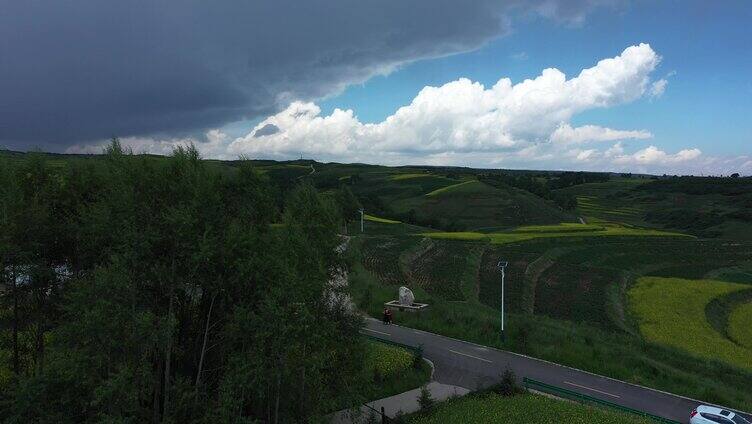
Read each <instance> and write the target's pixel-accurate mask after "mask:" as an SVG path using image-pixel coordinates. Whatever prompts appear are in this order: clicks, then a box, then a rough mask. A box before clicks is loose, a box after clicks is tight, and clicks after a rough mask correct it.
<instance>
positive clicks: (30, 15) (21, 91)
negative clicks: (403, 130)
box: [0, 0, 592, 148]
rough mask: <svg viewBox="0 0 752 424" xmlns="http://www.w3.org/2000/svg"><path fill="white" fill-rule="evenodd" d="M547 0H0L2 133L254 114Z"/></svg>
mask: <svg viewBox="0 0 752 424" xmlns="http://www.w3.org/2000/svg"><path fill="white" fill-rule="evenodd" d="M563 3H564V2H563ZM591 3H592V2H589V1H586V2H583V3H580V2H578V3H577V5H576V7H574V8H573V7H571V6H568V7H567V8H566V13H567V14H571V15H572V16H580V14H581V13H582V12H583V10H586V9H587V8H589V7H590V5H591ZM556 4H558V2H555V1H551V0H546V1H536V2H533V4H528V3H525V2H503V1H493V0H482V1H480V0H479V1H472V2H460V1H449V0H414V1H404V0H359V1H353V0H318V1H314V0H310V1H284V0H278V1H261V0H257V1H240V0H237V1H231V0H213V1H205V0H180V1H178V0H160V1H154V0H131V1H107V0H76V1H71V2H64V1H57V0H55V1H53V0H48V1H40V0H24V1H10V0H0V9H2V13H0V144H5V145H6V146H12V147H20V148H23V147H28V146H32V145H48V146H50V145H57V146H65V145H69V144H72V143H74V142H82V141H88V140H96V139H103V138H107V137H110V136H112V135H119V136H129V135H147V134H156V133H171V134H173V135H174V134H181V133H187V132H189V131H193V130H200V129H205V128H208V127H211V126H219V125H222V124H224V123H226V122H229V121H232V120H236V119H239V118H253V117H256V116H259V115H261V114H267V113H270V112H272V111H274V110H276V109H278V108H279V107H280V106H281V105H282V104H283V102H286V101H288V100H290V99H312V98H317V97H321V96H324V95H327V94H331V93H332V92H335V91H336V90H338V89H341V88H343V87H344V86H345V85H346V84H349V83H353V82H360V81H363V80H365V79H367V78H368V77H369V76H371V75H373V74H374V73H378V72H385V71H388V70H389V69H391V68H392V67H394V66H396V65H399V64H401V63H405V62H408V61H411V60H416V59H419V58H424V57H433V56H438V55H444V54H450V53H454V52H458V51H465V50H468V49H472V48H475V47H478V46H479V45H481V44H482V43H484V42H485V41H487V40H489V39H491V38H493V37H495V36H498V35H500V34H503V32H504V31H505V30H506V22H507V19H508V16H509V13H512V12H514V11H519V12H527V11H533V12H535V13H539V14H543V15H546V16H548V15H551V14H553V15H555V14H556V13H558V11H559V10H560V8H557V7H558V6H556ZM564 19H568V18H567V17H566V16H565V17H564Z"/></svg>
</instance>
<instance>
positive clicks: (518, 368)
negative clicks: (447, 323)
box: [362, 318, 750, 423]
mask: <svg viewBox="0 0 752 424" xmlns="http://www.w3.org/2000/svg"><path fill="white" fill-rule="evenodd" d="M362 331H363V333H364V334H367V335H369V336H373V337H377V338H380V339H384V340H389V341H393V342H398V343H402V344H405V345H408V346H416V347H417V346H418V345H423V354H424V356H425V357H426V358H428V359H430V360H431V361H432V362H433V363H434V365H435V373H434V380H436V381H438V382H439V383H444V384H452V385H455V386H461V387H464V388H467V389H470V390H475V389H478V388H481V387H485V386H489V385H491V384H493V383H495V382H496V381H498V379H499V377H500V375H501V373H502V372H503V371H504V370H505V369H506V368H507V367H509V368H511V369H512V370H513V371H514V373H515V374H516V375H517V376H518V378H522V377H528V378H532V379H534V380H538V381H541V382H543V383H547V384H550V385H554V386H557V387H561V388H564V389H568V390H572V391H576V392H579V393H582V394H585V395H588V396H592V397H595V398H599V399H602V400H606V401H609V402H613V403H616V404H619V405H622V406H626V407H629V408H633V409H637V410H640V411H644V412H648V413H651V414H653V415H658V416H661V417H664V418H668V419H670V420H674V421H678V422H682V423H686V422H689V414H690V412H691V411H692V410H693V409H694V408H695V407H696V406H697V405H699V404H700V402H698V401H695V400H692V399H689V398H685V397H682V396H678V395H673V394H670V393H665V392H661V391H657V390H653V389H649V388H646V387H642V386H637V385H634V384H630V383H625V382H623V381H619V380H614V379H611V378H608V377H603V376H599V375H596V374H592V373H589V372H586V371H582V370H578V369H574V368H569V367H565V366H562V365H558V364H554V363H552V362H548V361H543V360H540V359H535V358H531V357H528V356H524V355H519V354H516V353H511V352H506V351H502V350H498V349H494V348H490V347H485V346H480V345H477V344H474V343H469V342H463V341H461V340H456V339H452V338H449V337H444V336H441V335H438V334H433V333H428V332H425V331H421V330H415V329H412V328H408V327H401V326H398V325H384V324H382V323H381V321H379V320H376V319H373V318H366V326H365V328H364V329H363V330H362ZM745 415H746V416H747V418H748V419H750V416H749V414H745Z"/></svg>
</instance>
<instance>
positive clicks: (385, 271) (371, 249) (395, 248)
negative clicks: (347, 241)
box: [360, 237, 419, 285]
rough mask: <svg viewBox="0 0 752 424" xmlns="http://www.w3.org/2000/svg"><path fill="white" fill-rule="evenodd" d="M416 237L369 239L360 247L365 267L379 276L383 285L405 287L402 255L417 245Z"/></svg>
mask: <svg viewBox="0 0 752 424" xmlns="http://www.w3.org/2000/svg"><path fill="white" fill-rule="evenodd" d="M418 242H419V239H417V238H415V237H369V238H367V239H364V240H363V243H362V245H361V247H360V251H361V262H362V264H363V267H364V268H365V269H367V270H368V271H370V272H372V273H373V274H374V275H376V276H377V278H378V279H379V281H381V283H382V284H386V285H403V284H405V283H406V282H407V276H406V275H405V274H404V273H403V272H402V269H401V268H400V254H401V253H402V252H403V251H404V250H406V249H408V248H409V247H411V246H413V245H415V244H417V243H418Z"/></svg>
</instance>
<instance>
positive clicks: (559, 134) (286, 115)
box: [230, 44, 660, 159]
mask: <svg viewBox="0 0 752 424" xmlns="http://www.w3.org/2000/svg"><path fill="white" fill-rule="evenodd" d="M659 61H660V56H659V55H658V54H657V53H656V52H655V51H654V50H653V49H652V48H651V47H650V45H648V44H640V45H636V46H631V47H628V48H626V49H625V50H624V51H623V52H622V53H621V54H620V55H619V56H616V57H613V58H609V59H604V60H601V61H599V62H598V63H597V64H596V65H595V66H593V67H591V68H588V69H584V70H583V71H582V72H580V74H579V75H577V76H575V77H573V78H570V79H567V77H566V75H565V74H564V73H563V72H561V71H560V70H558V69H555V68H548V69H545V70H543V72H542V73H541V74H540V75H539V76H537V77H536V78H534V79H527V80H524V81H522V82H519V83H517V84H513V83H512V81H511V80H510V79H509V78H502V79H500V80H499V81H498V82H496V84H494V85H493V86H492V87H488V88H486V87H485V86H484V85H483V84H480V83H478V82H473V81H470V80H469V79H466V78H460V79H458V80H456V81H452V82H449V83H446V84H444V85H442V86H440V87H425V88H424V89H422V90H421V91H420V92H419V93H418V95H417V96H416V97H415V98H414V99H413V101H412V102H411V103H410V104H409V105H406V106H404V107H401V108H399V109H398V110H397V111H396V112H395V113H394V114H393V115H391V116H388V117H387V118H386V119H385V120H383V121H382V122H378V123H374V124H371V123H362V122H360V120H358V118H357V116H356V115H355V112H354V111H352V110H341V109H335V110H334V111H333V112H332V113H331V114H330V115H328V116H321V110H320V108H319V107H318V106H316V105H315V104H313V103H303V102H293V103H291V104H290V106H289V107H288V108H287V109H285V110H283V111H281V112H280V113H278V114H275V115H273V116H270V117H268V118H267V119H265V120H263V121H262V122H260V123H259V124H258V125H257V126H256V128H254V129H253V131H252V132H251V133H249V134H248V135H247V136H245V137H240V138H238V139H236V140H234V141H233V142H232V143H231V144H230V151H231V152H233V153H236V154H237V153H246V154H252V155H269V156H296V155H298V154H299V153H304V154H309V155H314V156H322V155H323V156H327V157H330V158H338V159H339V158H350V157H353V156H355V157H369V156H370V157H371V158H373V157H379V158H381V157H383V156H384V155H385V154H386V155H387V156H388V155H402V156H405V157H415V156H417V155H425V154H429V153H430V154H436V153H440V152H454V153H471V152H488V153H489V154H499V155H503V154H504V152H509V151H515V150H521V149H524V148H525V147H529V145H530V144H534V143H538V142H548V141H549V140H551V139H552V137H553V138H554V139H556V140H565V139H567V140H569V141H573V142H587V141H604V140H619V139H627V138H647V137H650V134H649V133H648V132H646V131H619V130H611V129H608V128H603V127H597V126H584V127H579V128H572V127H571V126H569V125H568V124H567V122H568V121H569V120H570V119H571V118H572V117H573V116H574V115H576V114H578V113H580V112H583V111H585V110H589V109H594V108H603V107H610V106H614V105H618V104H623V103H628V102H631V101H634V100H636V99H638V98H640V97H642V96H643V95H644V94H645V93H646V91H647V90H648V88H649V86H650V83H651V82H650V74H651V72H652V71H653V70H654V69H655V67H656V66H657V65H658V63H659ZM269 126H273V127H276V128H277V131H275V132H273V133H271V134H269V135H263V136H257V131H259V130H261V129H262V128H269Z"/></svg>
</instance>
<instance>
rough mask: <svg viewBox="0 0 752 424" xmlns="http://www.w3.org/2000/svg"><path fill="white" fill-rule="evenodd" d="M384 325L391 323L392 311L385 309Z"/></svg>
mask: <svg viewBox="0 0 752 424" xmlns="http://www.w3.org/2000/svg"><path fill="white" fill-rule="evenodd" d="M386 323H387V324H391V323H392V310H391V309H389V308H387V309H386Z"/></svg>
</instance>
